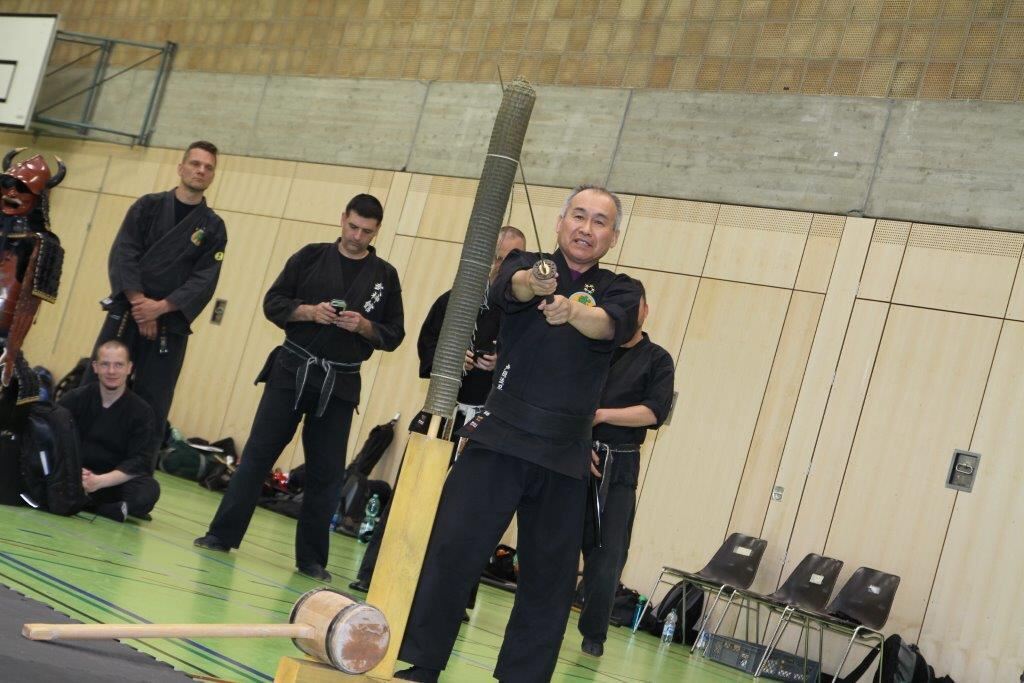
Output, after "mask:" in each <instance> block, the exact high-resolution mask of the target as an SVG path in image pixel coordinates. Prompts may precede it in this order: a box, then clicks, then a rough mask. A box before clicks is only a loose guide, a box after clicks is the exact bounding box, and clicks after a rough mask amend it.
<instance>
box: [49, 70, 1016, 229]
mask: <svg viewBox="0 0 1024 683" xmlns="http://www.w3.org/2000/svg"><path fill="white" fill-rule="evenodd" d="M69 81H70V79H69ZM116 81H117V79H115V80H114V81H111V82H110V84H108V86H106V87H107V88H108V90H107V91H106V92H105V93H104V96H103V97H102V98H101V101H100V105H99V107H98V109H97V112H98V116H100V117H102V120H103V121H107V122H110V123H117V124H119V125H122V126H127V127H130V121H129V120H134V121H136V123H135V124H134V125H136V126H137V125H138V123H137V122H138V121H141V112H142V111H143V109H144V104H145V99H146V98H147V97H148V93H149V84H150V79H148V78H145V77H135V78H133V79H132V80H130V81H124V82H122V83H117V85H116V86H115V85H114V84H115V83H116ZM66 87H68V86H67V85H65V84H61V83H54V84H51V85H50V87H49V88H48V89H47V90H45V91H44V94H43V95H44V96H43V98H42V99H41V101H42V102H46V101H55V100H56V99H59V95H60V92H61V91H62V89H63V88H66ZM499 98H500V92H499V89H498V87H497V86H496V85H494V84H483V83H443V82H435V81H431V82H422V81H408V80H393V81H386V80H369V79H351V80H349V79H324V78H306V77H301V76H248V75H230V74H219V73H206V72H190V71H176V72H174V73H172V75H171V77H170V79H169V81H168V85H167V92H166V96H165V97H164V99H163V104H162V108H161V110H160V113H159V116H158V119H157V129H156V132H155V134H154V137H153V141H152V142H153V144H154V145H156V146H161V147H181V146H183V145H185V144H187V143H188V142H190V141H191V140H193V139H196V138H199V137H203V138H208V139H210V140H213V141H214V142H216V143H217V144H218V145H220V146H221V148H222V149H223V150H224V151H225V152H228V153H231V154H238V155H247V156H259V157H273V158H279V159H293V160H300V161H311V162H320V163H328V164H337V165H343V166H357V167H364V168H377V169H384V170H405V171H410V172H416V173H425V174H438V175H448V176H461V177H467V178H475V177H477V176H478V175H479V173H480V169H481V167H482V164H483V155H484V153H485V151H486V147H487V140H488V137H489V135H490V130H491V126H492V124H493V121H494V114H495V112H496V111H497V106H498V102H499ZM1021 111H1022V110H1021V107H1020V105H1018V104H1012V103H996V102H953V101H945V102H920V101H910V100H882V99H874V98H842V97H816V96H804V95H798V96H793V95H746V94H723V93H687V92H669V91H652V90H628V89H617V88H582V87H568V86H565V87H563V86H539V87H538V100H537V106H536V108H535V110H534V115H533V119H532V120H531V124H530V128H529V132H528V133H527V137H526V145H525V149H524V154H523V163H524V170H525V171H526V177H527V180H528V181H529V182H530V183H531V184H538V185H552V186H563V187H564V186H572V185H574V184H576V183H579V182H582V181H590V182H607V183H608V184H609V185H610V186H611V187H612V188H614V189H617V190H620V191H623V192H627V193H632V194H643V195H656V196H663V197H673V198H681V199H691V200H700V201H710V202H720V203H728V204H744V205H754V206H764V207H772V208H783V209H794V210H800V211H815V212H819V213H832V214H851V213H852V214H855V215H857V214H864V215H868V216H872V217H879V218H891V219H901V220H908V221H918V222H931V223H942V224H946V225H965V226H974V227H990V228H1003V229H1012V230H1024V192H1022V190H1024V176H1022V175H1021V174H1020V172H1019V167H1020V165H1021V162H1022V161H1024V129H1022V128H1021V126H1020V118H1021ZM132 116H134V117H135V118H134V119H132ZM101 139H102V136H101Z"/></svg>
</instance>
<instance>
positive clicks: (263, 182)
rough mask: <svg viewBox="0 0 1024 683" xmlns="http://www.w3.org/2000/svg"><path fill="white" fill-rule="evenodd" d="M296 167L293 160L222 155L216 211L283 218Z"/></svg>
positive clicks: (217, 181)
mask: <svg viewBox="0 0 1024 683" xmlns="http://www.w3.org/2000/svg"><path fill="white" fill-rule="evenodd" d="M296 166H298V164H296V163H295V162H294V161H276V160H273V159H254V158H252V157H236V156H230V155H227V154H221V155H220V156H219V157H218V158H217V174H218V176H219V177H218V178H217V179H216V180H215V181H214V183H216V184H219V189H218V191H217V203H216V208H220V209H224V210H225V211H238V212H240V213H253V214H258V215H260V216H278V217H279V216H281V215H283V214H284V207H285V202H286V201H287V199H288V193H289V190H290V187H291V183H292V178H293V176H294V174H295V168H296ZM346 201H347V200H346ZM342 206H344V204H343V205H342ZM339 216H340V214H339Z"/></svg>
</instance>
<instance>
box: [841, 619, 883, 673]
mask: <svg viewBox="0 0 1024 683" xmlns="http://www.w3.org/2000/svg"><path fill="white" fill-rule="evenodd" d="M861 628H863V627H861V626H858V627H857V628H855V629H853V635H852V636H850V642H849V643H848V644H847V645H846V652H844V653H843V658H842V660H841V661H840V662H839V666H838V667H837V668H836V673H835V675H834V676H832V683H836V682H837V681H838V680H839V674H840V672H842V670H843V665H844V664H846V660H847V658H848V657H849V656H850V650H852V649H853V643H854V642H855V641H856V640H857V634H858V633H860V630H861ZM879 654H881V652H879Z"/></svg>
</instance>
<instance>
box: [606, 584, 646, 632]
mask: <svg viewBox="0 0 1024 683" xmlns="http://www.w3.org/2000/svg"><path fill="white" fill-rule="evenodd" d="M639 602H640V594H639V593H637V592H636V591H635V590H633V589H632V588H626V587H625V586H624V585H622V584H621V583H620V584H619V587H618V588H616V589H615V599H614V601H613V602H612V616H611V619H609V620H608V621H609V623H610V624H612V625H613V626H632V625H633V615H634V614H636V606H637V603H639Z"/></svg>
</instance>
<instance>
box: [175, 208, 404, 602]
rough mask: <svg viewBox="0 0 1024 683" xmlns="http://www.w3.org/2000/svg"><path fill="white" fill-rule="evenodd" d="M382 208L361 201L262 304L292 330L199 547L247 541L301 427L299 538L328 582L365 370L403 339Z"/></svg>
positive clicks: (299, 258) (307, 567) (302, 566)
mask: <svg viewBox="0 0 1024 683" xmlns="http://www.w3.org/2000/svg"><path fill="white" fill-rule="evenodd" d="M383 218H384V208H383V207H382V206H381V203H380V201H378V200H377V198H376V197H373V196H372V195H368V194H360V195H356V196H355V197H353V198H352V200H351V201H350V202H349V203H348V206H346V207H345V212H344V213H343V214H342V217H341V237H339V238H338V240H337V241H335V242H333V243H317V244H308V245H306V246H305V247H303V248H302V249H300V250H299V251H298V252H296V253H295V254H294V255H292V257H291V258H289V259H288V262H287V263H286V264H285V267H284V270H282V271H281V274H280V275H278V277H277V280H275V281H274V284H273V285H271V287H270V289H269V290H268V291H267V294H266V296H265V297H264V299H263V312H264V314H265V315H266V316H267V319H268V320H270V321H271V322H272V323H274V324H275V325H277V326H279V327H281V328H283V329H284V331H285V338H284V343H283V344H282V345H281V346H278V347H277V348H275V349H274V350H273V351H272V352H271V353H270V356H269V357H268V358H267V362H266V363H265V364H264V366H263V370H262V371H261V372H260V374H259V376H258V377H257V378H256V381H257V383H259V382H264V383H265V385H266V386H265V388H264V390H263V398H262V399H261V400H260V405H259V408H258V409H257V411H256V417H255V418H254V420H253V426H252V431H251V432H250V433H249V439H248V441H247V442H246V445H245V450H243V452H242V458H241V464H240V465H239V467H238V470H237V471H236V472H235V474H234V476H232V478H231V484H230V485H229V486H228V489H227V491H226V492H225V494H224V498H223V500H222V501H221V504H220V507H219V508H218V509H217V514H216V515H215V516H214V518H213V521H212V522H211V523H210V528H209V530H208V531H207V533H206V535H205V536H202V537H201V538H197V539H196V540H195V545H197V546H199V547H201V548H207V549H210V550H220V551H224V552H227V551H229V550H230V549H231V548H237V547H238V546H239V544H240V543H241V542H242V538H243V537H244V536H245V532H246V529H247V528H248V526H249V521H250V519H251V518H252V514H253V511H254V510H255V508H256V500H257V498H258V497H259V493H260V488H261V486H262V484H263V480H264V479H265V478H266V476H267V474H268V473H269V472H270V469H271V468H272V467H273V466H274V463H275V462H276V461H277V458H278V457H279V456H280V455H281V451H282V450H284V447H285V446H287V445H288V444H289V443H290V442H291V440H292V437H293V436H294V435H295V430H296V428H297V427H298V425H299V421H300V420H301V421H302V422H303V427H302V445H303V449H304V450H305V456H306V473H307V479H306V488H305V491H304V496H303V501H302V509H301V511H300V513H299V522H298V526H297V528H296V532H295V560H296V567H297V568H298V571H299V573H301V574H305V575H306V576H309V577H311V578H314V579H317V580H319V581H326V582H329V581H330V580H331V575H330V574H329V573H328V572H327V570H326V566H327V555H328V549H329V544H330V521H331V515H332V514H333V513H334V508H335V506H336V505H337V501H338V496H339V495H340V488H341V477H342V473H343V471H344V468H345V463H344V458H343V457H338V451H339V450H340V451H342V453H344V449H345V446H346V444H347V443H348V435H349V428H350V427H351V424H352V412H353V410H355V407H356V405H358V403H359V392H360V387H361V385H360V376H359V368H360V365H361V364H362V362H363V361H365V360H366V359H368V358H369V357H370V355H371V354H372V353H373V351H374V350H376V349H380V350H382V351H393V350H395V349H396V348H398V345H399V344H400V343H401V342H402V339H403V338H404V337H405V328H404V320H403V318H404V313H403V308H402V291H401V286H400V284H399V281H398V272H397V271H396V270H395V268H394V266H392V265H391V264H390V263H388V262H387V261H385V260H384V259H382V258H380V257H378V256H377V255H376V253H375V251H374V248H373V247H372V246H370V243H371V242H372V241H373V239H374V238H375V237H376V236H377V232H378V231H379V230H380V223H381V220H383Z"/></svg>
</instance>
